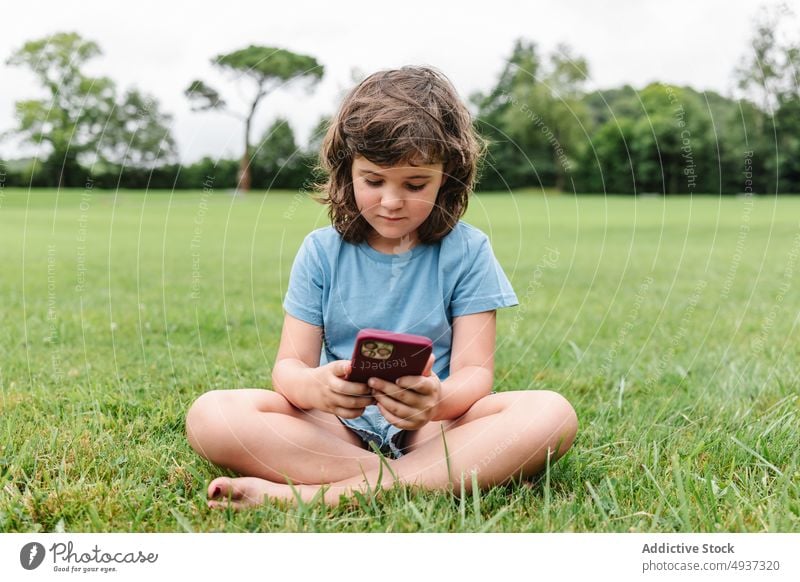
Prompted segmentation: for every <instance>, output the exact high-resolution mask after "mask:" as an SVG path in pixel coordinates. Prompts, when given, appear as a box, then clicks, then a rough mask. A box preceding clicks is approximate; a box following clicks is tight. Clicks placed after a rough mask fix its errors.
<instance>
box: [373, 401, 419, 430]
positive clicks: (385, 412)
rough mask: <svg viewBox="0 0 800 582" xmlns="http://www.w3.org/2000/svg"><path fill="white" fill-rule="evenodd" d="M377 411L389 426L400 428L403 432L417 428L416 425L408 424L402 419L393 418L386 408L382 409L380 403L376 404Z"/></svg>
mask: <svg viewBox="0 0 800 582" xmlns="http://www.w3.org/2000/svg"><path fill="white" fill-rule="evenodd" d="M378 410H380V411H381V414H382V415H383V417H384V418H385V419H386V420H388V421H389V424H391V425H393V426H396V427H397V428H402V429H404V430H415V429H416V428H417V424H418V423H414V422H409V421H408V420H406V419H404V418H400V417H399V416H395V415H394V414H392V413H391V412H389V411H388V410H386V408H384V407H383V406H382V405H381V404H380V403H378Z"/></svg>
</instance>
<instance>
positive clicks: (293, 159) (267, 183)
mask: <svg viewBox="0 0 800 582" xmlns="http://www.w3.org/2000/svg"><path fill="white" fill-rule="evenodd" d="M312 163H313V161H312V160H310V159H309V157H308V156H307V155H306V154H305V152H303V151H301V150H300V149H299V148H298V146H297V143H296V142H295V139H294V132H293V131H292V127H291V126H290V125H289V122H288V120H286V119H283V118H278V119H276V120H275V122H274V123H273V124H272V125H271V126H270V127H268V128H267V130H266V131H265V132H264V136H263V137H262V138H261V142H260V144H259V146H258V148H257V149H256V151H255V153H254V154H253V162H252V165H253V183H254V184H255V185H256V186H259V187H262V188H266V189H271V190H272V189H276V188H297V187H299V186H301V185H302V184H303V181H304V180H306V179H307V178H308V176H309V166H310V165H311V164H312Z"/></svg>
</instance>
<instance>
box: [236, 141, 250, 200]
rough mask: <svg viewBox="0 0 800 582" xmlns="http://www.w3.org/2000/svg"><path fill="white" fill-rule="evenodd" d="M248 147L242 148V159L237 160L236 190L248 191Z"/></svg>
mask: <svg viewBox="0 0 800 582" xmlns="http://www.w3.org/2000/svg"><path fill="white" fill-rule="evenodd" d="M249 150H250V148H246V149H245V150H244V155H243V156H242V160H241V161H240V162H239V179H238V181H237V184H236V190H237V192H242V193H244V192H249V191H250V151H249Z"/></svg>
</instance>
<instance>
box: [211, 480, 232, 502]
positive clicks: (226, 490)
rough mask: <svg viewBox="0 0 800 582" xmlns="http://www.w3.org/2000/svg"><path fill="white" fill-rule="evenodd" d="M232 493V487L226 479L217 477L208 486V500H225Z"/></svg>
mask: <svg viewBox="0 0 800 582" xmlns="http://www.w3.org/2000/svg"><path fill="white" fill-rule="evenodd" d="M232 493H233V485H232V483H231V479H229V478H228V477H218V478H216V479H214V480H213V481H212V482H211V483H209V484H208V498H209V499H225V498H227V497H229V496H230V495H231V494H232Z"/></svg>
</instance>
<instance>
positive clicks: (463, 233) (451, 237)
mask: <svg viewBox="0 0 800 582" xmlns="http://www.w3.org/2000/svg"><path fill="white" fill-rule="evenodd" d="M518 303H519V302H518V301H517V296H516V295H515V294H514V290H513V289H512V288H511V283H510V282H509V281H508V278H507V277H506V275H505V273H504V272H503V269H502V268H501V267H500V265H499V263H498V262H497V259H495V257H494V253H493V252H492V247H491V244H490V243H489V238H488V237H487V236H486V235H485V234H484V233H483V232H481V231H480V230H478V229H477V228H475V227H474V226H471V225H469V224H467V223H465V222H459V223H458V224H457V225H456V226H455V228H454V229H453V230H452V231H451V232H450V233H449V234H448V235H447V236H445V237H444V238H443V239H442V240H440V241H439V242H438V243H435V244H418V245H417V246H415V247H414V248H412V249H411V250H410V251H407V252H405V253H401V254H396V255H390V254H385V253H381V252H379V251H377V250H375V249H373V248H372V247H371V246H369V244H368V243H366V242H363V243H361V244H352V243H348V242H345V241H344V240H343V239H342V237H341V236H340V235H339V233H338V232H336V230H335V229H334V228H333V227H331V226H329V227H326V228H321V229H318V230H315V231H313V232H312V233H311V234H309V235H308V236H306V238H305V240H304V241H303V244H302V245H301V247H300V250H299V251H298V252H297V256H296V258H295V261H294V264H293V265H292V272H291V275H290V277H289V288H288V290H287V292H286V298H285V300H284V302H283V307H284V309H285V310H286V312H287V313H289V315H291V316H293V317H296V318H297V319H300V320H302V321H305V322H307V323H310V324H312V325H317V326H320V327H321V328H322V329H323V332H324V342H323V347H322V353H321V354H320V365H323V364H326V363H328V362H332V361H334V360H349V359H350V358H351V357H352V354H353V346H354V345H355V341H356V335H357V334H358V332H359V331H360V330H361V329H364V328H377V329H385V330H388V331H393V332H397V333H412V334H417V335H424V336H427V337H429V338H431V339H432V340H433V353H434V354H435V356H436V361H435V363H434V367H433V370H434V372H435V373H436V374H437V375H438V376H439V377H440V378H441V379H442V380H444V379H445V378H447V376H448V375H449V374H450V349H451V345H452V339H453V334H452V325H453V318H454V317H459V316H461V315H469V314H472V313H480V312H482V311H492V310H494V309H497V308H500V307H510V306H512V305H517V304H518Z"/></svg>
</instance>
